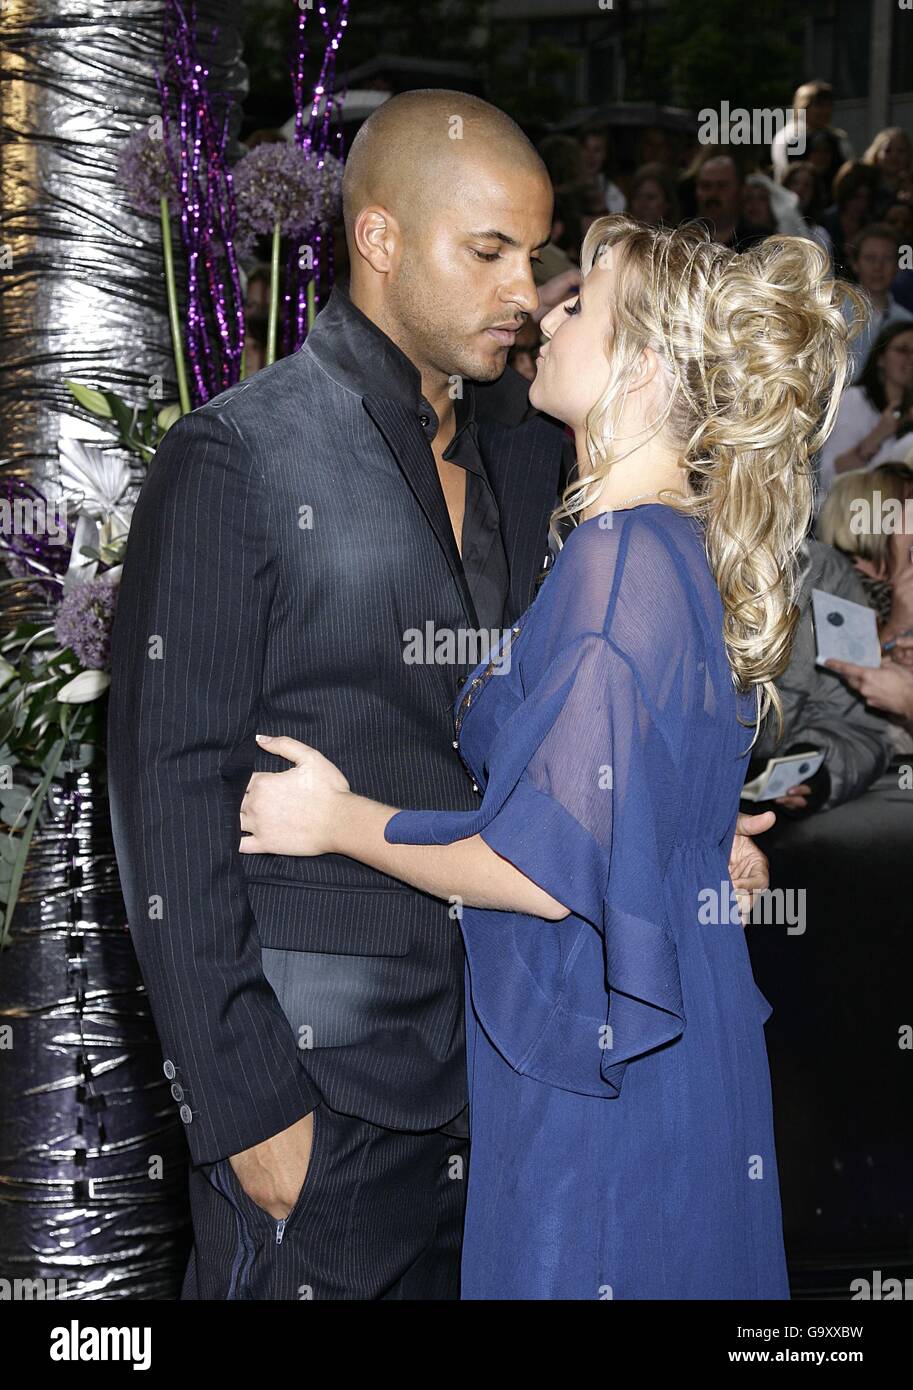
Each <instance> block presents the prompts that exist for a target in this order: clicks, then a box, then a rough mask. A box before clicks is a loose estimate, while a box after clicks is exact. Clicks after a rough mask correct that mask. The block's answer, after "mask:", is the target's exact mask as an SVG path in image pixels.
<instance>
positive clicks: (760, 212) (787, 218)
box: [742, 173, 814, 240]
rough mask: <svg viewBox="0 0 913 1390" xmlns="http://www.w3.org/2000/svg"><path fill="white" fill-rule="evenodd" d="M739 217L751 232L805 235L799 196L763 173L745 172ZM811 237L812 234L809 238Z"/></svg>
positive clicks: (767, 234)
mask: <svg viewBox="0 0 913 1390" xmlns="http://www.w3.org/2000/svg"><path fill="white" fill-rule="evenodd" d="M742 219H743V221H744V222H745V224H746V226H748V227H750V228H751V230H752V232H759V233H760V234H761V235H762V236H771V235H772V234H773V233H774V232H779V233H780V234H781V235H782V236H807V230H806V226H805V219H804V218H803V216H802V213H801V212H800V211H799V199H798V198H797V196H796V194H795V193H790V191H789V190H788V189H786V188H783V187H782V186H781V185H780V184H778V183H774V182H773V180H772V179H769V178H768V177H767V175H766V174H759V173H754V174H748V176H747V177H746V179H745V183H744V185H743V187H742ZM811 239H812V240H814V238H811Z"/></svg>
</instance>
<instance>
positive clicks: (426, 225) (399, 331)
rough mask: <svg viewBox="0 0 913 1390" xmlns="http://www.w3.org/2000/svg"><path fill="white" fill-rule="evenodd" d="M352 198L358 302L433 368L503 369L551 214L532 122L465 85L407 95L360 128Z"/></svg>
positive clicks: (348, 201)
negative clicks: (523, 124)
mask: <svg viewBox="0 0 913 1390" xmlns="http://www.w3.org/2000/svg"><path fill="white" fill-rule="evenodd" d="M342 197H343V215H344V218H345V226H346V240H347V242H348V246H349V261H350V266H351V295H352V299H353V301H354V302H355V303H356V304H357V305H358V307H359V308H360V309H362V310H363V312H365V313H367V314H368V316H369V317H370V318H372V319H373V320H374V322H375V323H377V324H378V325H379V326H380V327H381V328H383V329H384V331H385V332H386V333H387V334H388V335H389V336H390V337H391V338H392V339H393V340H394V342H396V343H398V344H399V346H400V347H401V348H403V350H404V351H405V352H406V353H407V355H408V356H409V357H411V359H412V361H413V362H414V363H415V365H416V366H417V367H418V368H419V370H420V371H421V372H422V373H423V376H434V375H437V377H438V378H439V379H451V378H452V377H453V376H454V375H458V376H467V377H471V378H473V379H476V380H486V381H487V380H492V379H493V378H495V377H497V376H500V374H501V372H502V371H503V370H504V365H505V363H506V360H507V350H508V348H509V346H510V333H509V329H510V328H511V327H514V328H515V327H519V325H520V324H521V323H522V322H523V319H524V317H525V316H526V315H527V314H529V313H530V312H531V311H532V309H533V308H535V306H536V302H537V296H536V291H535V286H534V284H533V279H532V271H531V267H530V260H531V259H533V258H534V253H535V252H536V251H537V250H538V248H540V247H542V246H543V245H544V244H545V243H546V242H547V240H548V237H549V232H550V229H551V217H552V190H551V185H550V183H549V180H548V175H547V173H546V170H545V166H544V164H543V163H542V160H541V159H540V158H539V156H538V154H537V153H536V151H535V149H534V148H533V146H532V145H531V143H530V142H529V140H528V139H527V138H526V136H525V135H524V134H523V132H522V130H521V129H520V127H519V126H518V125H516V124H515V122H514V121H512V120H511V119H510V117H509V116H507V115H505V113H504V112H503V111H499V110H498V109H497V107H495V106H491V105H489V103H488V102H486V101H482V100H480V98H479V97H474V96H469V95H468V94H467V93H465V92H449V91H440V90H436V89H435V90H427V91H415V92H402V93H401V94H400V95H399V96H394V97H391V98H390V99H389V100H388V101H385V102H384V103H383V105H382V106H379V107H378V108H377V110H376V111H374V112H373V114H372V115H371V116H370V117H369V118H368V120H367V121H366V122H365V123H364V125H363V126H362V127H361V129H360V130H359V132H358V134H357V135H356V137H355V139H354V141H353V142H352V147H351V149H350V150H349V153H348V157H347V159H346V166H345V175H344V178H343V189H342ZM505 325H506V328H505Z"/></svg>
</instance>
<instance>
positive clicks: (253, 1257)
mask: <svg viewBox="0 0 913 1390" xmlns="http://www.w3.org/2000/svg"><path fill="white" fill-rule="evenodd" d="M468 1162H469V1144H468V1140H467V1139H466V1138H462V1137H459V1136H457V1135H454V1134H452V1133H450V1134H448V1133H445V1132H444V1129H443V1128H440V1129H433V1130H424V1131H419V1132H406V1131H403V1130H396V1129H387V1128H383V1127H381V1126H380V1125H375V1124H371V1123H369V1122H368V1121H367V1120H362V1119H358V1118H357V1117H355V1116H351V1115H342V1114H339V1113H338V1112H336V1111H334V1110H331V1109H330V1107H329V1106H328V1105H327V1104H326V1102H321V1103H320V1104H319V1105H318V1106H317V1109H316V1110H315V1111H314V1132H313V1142H312V1147H311V1156H310V1162H309V1164H308V1170H307V1173H306V1174H305V1179H304V1183H303V1185H302V1188H301V1191H300V1193H299V1194H298V1197H297V1199H296V1201H295V1205H294V1206H293V1207H292V1210H291V1211H290V1212H289V1213H288V1215H287V1216H286V1217H285V1219H284V1220H277V1219H276V1218H275V1217H273V1216H271V1215H270V1213H269V1212H268V1211H266V1210H265V1209H264V1208H263V1207H260V1206H258V1205H257V1203H256V1202H254V1201H252V1200H251V1198H250V1197H249V1196H248V1195H247V1193H246V1192H245V1191H244V1189H243V1187H242V1186H241V1184H240V1183H239V1181H238V1179H237V1177H236V1176H235V1173H234V1170H233V1168H232V1166H231V1164H230V1163H229V1161H228V1159H227V1158H221V1159H219V1160H218V1161H217V1162H216V1163H204V1164H198V1165H194V1166H191V1168H190V1207H191V1217H192V1221H193V1234H194V1245H193V1250H192V1252H191V1255H190V1261H189V1263H188V1266H187V1270H186V1273H185V1275H184V1283H183V1287H182V1289H181V1295H180V1296H181V1300H182V1301H184V1300H201V1299H249V1300H260V1299H262V1300H274V1299H282V1300H292V1299H294V1300H299V1299H359V1300H360V1299H458V1298H459V1296H460V1294H459V1270H460V1247H461V1243H462V1234H463V1216H464V1212H465V1204H466V1184H467V1178H468Z"/></svg>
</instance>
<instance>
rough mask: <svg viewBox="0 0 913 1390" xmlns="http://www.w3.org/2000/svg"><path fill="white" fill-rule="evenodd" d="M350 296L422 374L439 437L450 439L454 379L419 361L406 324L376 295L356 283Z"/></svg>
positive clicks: (425, 393) (423, 387)
mask: <svg viewBox="0 0 913 1390" xmlns="http://www.w3.org/2000/svg"><path fill="white" fill-rule="evenodd" d="M349 298H350V300H351V301H352V303H353V304H354V305H355V308H356V309H359V310H360V311H361V312H362V313H363V314H364V316H365V318H368V319H370V320H371V322H372V323H373V324H374V325H375V327H377V328H379V329H380V331H381V332H382V333H385V334H386V335H387V337H388V338H389V339H390V341H391V343H395V344H396V346H397V347H398V348H399V350H400V352H402V353H404V354H405V356H406V357H408V359H409V361H410V362H411V363H412V365H413V366H414V367H415V369H416V371H417V372H418V373H419V375H420V376H421V379H422V395H423V396H424V398H425V400H426V401H427V402H428V404H429V405H430V406H431V408H432V409H433V411H434V413H435V415H436V416H437V418H438V424H439V431H438V438H449V437H450V435H452V434H453V427H454V423H455V415H454V409H453V399H452V397H451V395H450V378H449V377H447V376H445V375H444V374H443V373H442V372H440V371H438V370H437V369H436V368H432V367H428V366H427V364H426V365H423V364H422V363H421V362H419V361H418V360H417V358H418V356H419V354H418V353H417V352H416V351H415V349H414V348H413V346H412V344H411V341H410V339H409V335H408V334H407V333H406V332H405V331H404V330H403V328H402V325H400V324H399V323H397V322H395V321H394V320H392V319H391V318H390V316H389V314H387V313H386V312H385V310H384V307H383V305H381V304H379V303H377V302H376V301H375V300H374V299H373V296H371V295H366V294H364V293H363V292H360V290H359V287H357V286H355V285H353V286H351V287H350V290H349Z"/></svg>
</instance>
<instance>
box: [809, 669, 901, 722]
mask: <svg viewBox="0 0 913 1390" xmlns="http://www.w3.org/2000/svg"><path fill="white" fill-rule="evenodd" d="M824 664H825V666H827V667H829V668H830V670H832V671H836V672H837V675H838V676H842V678H843V679H844V680H845V681H846V683H847V685H848V686H850V687H851V688H852V689H853V690H858V692H859V694H860V695H861V696H862V698H863V699H864V700H865V702H866V704H867V705H871V706H872V708H873V709H881V710H886V711H887V712H888V713H889V714H899V715H900V717H901V718H902V719H907V720H913V671H908V670H907V669H906V667H904V666H901V665H899V664H898V663H897V662H896V661H892V660H891V659H890V657H886V658H885V659H884V660H883V661H882V663H881V665H880V666H856V665H854V664H853V662H851V661H835V660H834V659H833V657H830V658H829V659H828V660H827V661H826V662H825V663H824Z"/></svg>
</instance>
